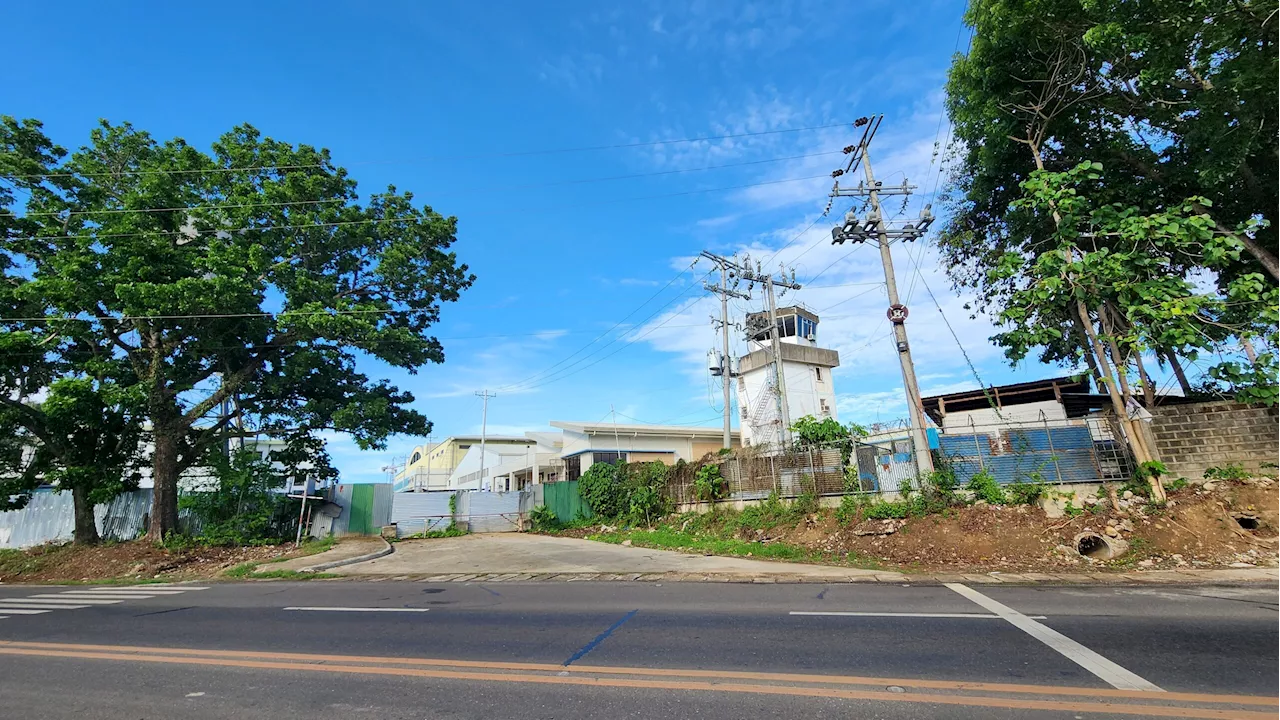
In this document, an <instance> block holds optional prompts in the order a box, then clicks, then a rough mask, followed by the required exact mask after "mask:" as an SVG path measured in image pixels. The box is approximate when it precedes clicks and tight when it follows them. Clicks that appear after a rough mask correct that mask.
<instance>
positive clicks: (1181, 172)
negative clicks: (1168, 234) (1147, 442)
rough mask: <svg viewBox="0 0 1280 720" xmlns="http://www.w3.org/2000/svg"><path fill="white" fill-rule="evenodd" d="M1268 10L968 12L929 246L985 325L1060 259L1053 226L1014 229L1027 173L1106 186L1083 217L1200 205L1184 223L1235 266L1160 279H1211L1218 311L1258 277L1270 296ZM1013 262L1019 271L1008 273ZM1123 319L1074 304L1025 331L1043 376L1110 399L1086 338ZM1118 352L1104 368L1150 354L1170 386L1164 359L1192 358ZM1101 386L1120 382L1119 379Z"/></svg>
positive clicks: (1239, 6) (1039, 4) (1097, 242)
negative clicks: (1064, 374) (933, 244)
mask: <svg viewBox="0 0 1280 720" xmlns="http://www.w3.org/2000/svg"><path fill="white" fill-rule="evenodd" d="M1275 10H1276V3H1275V2H1274V0H1263V1H1257V0H1240V1H1239V2H1235V1H1228V0H1153V1H1152V2H1141V3H1132V2H1121V1H1120V0H973V2H971V4H970V7H969V10H968V13H967V15H966V20H967V22H968V23H969V24H970V25H971V26H972V27H973V29H974V37H973V43H972V48H971V51H970V52H969V53H968V55H967V56H962V57H957V58H956V60H955V62H954V64H953V66H952V68H951V72H950V76H949V80H948V87H947V90H948V98H947V107H948V112H949V114H950V116H951V119H952V121H953V123H954V127H955V132H956V139H957V141H958V143H959V150H958V151H957V152H958V155H959V162H958V163H957V164H956V165H954V166H953V168H954V174H953V177H952V184H951V190H950V208H949V210H950V212H949V215H950V218H949V220H948V222H947V224H946V226H945V228H944V230H943V232H942V233H941V236H940V238H939V241H938V243H939V247H940V249H941V251H942V254H943V257H944V259H945V260H946V262H947V264H948V266H949V272H950V275H951V277H952V280H953V281H954V282H955V283H956V285H957V286H959V287H964V288H967V289H971V290H975V291H976V292H977V294H978V296H979V298H980V303H981V306H982V308H983V309H984V310H986V311H989V312H990V313H991V314H992V315H997V316H998V315H999V314H1000V312H1001V311H1002V310H1003V309H1004V308H1006V307H1008V306H1009V304H1010V303H1011V302H1012V300H1013V298H1014V297H1015V295H1016V294H1017V293H1019V292H1021V291H1024V290H1026V289H1027V288H1028V287H1030V286H1032V285H1034V284H1035V282H1037V278H1036V277H1035V273H1034V272H1033V269H1034V268H1035V262H1036V259H1037V258H1039V257H1040V256H1041V255H1042V254H1043V253H1045V252H1050V251H1056V250H1058V249H1059V248H1058V246H1059V241H1060V237H1059V222H1060V216H1059V214H1058V213H1056V212H1043V213H1033V212H1023V211H1020V210H1019V205H1018V203H1019V201H1020V200H1022V199H1023V198H1024V196H1025V191H1024V183H1025V182H1026V181H1027V180H1028V179H1029V178H1031V177H1032V175H1033V173H1035V172H1037V170H1039V171H1042V172H1049V173H1064V172H1067V171H1070V170H1071V169H1073V168H1076V167H1078V166H1080V165H1081V164H1082V163H1085V162H1090V161H1092V162H1095V163H1100V164H1101V166H1102V167H1104V168H1105V169H1106V170H1105V182H1103V183H1096V184H1094V185H1092V186H1091V187H1090V189H1089V192H1090V194H1091V197H1090V200H1091V202H1092V203H1093V205H1094V206H1096V207H1105V206H1117V207H1121V208H1127V209H1128V210H1127V211H1128V212H1131V213H1133V214H1136V215H1140V216H1148V215H1152V214H1154V215H1156V216H1159V215H1161V214H1164V213H1168V212H1170V211H1171V210H1173V209H1181V208H1183V207H1184V205H1185V203H1186V201H1187V200H1188V199H1190V198H1200V199H1203V200H1204V202H1203V203H1202V204H1199V205H1196V206H1194V207H1192V208H1190V209H1189V212H1194V213H1197V214H1198V215H1202V216H1206V217H1209V218H1210V219H1211V220H1212V221H1213V229H1214V231H1215V232H1216V233H1218V234H1221V235H1224V236H1230V237H1231V238H1233V241H1234V242H1236V243H1237V244H1238V245H1239V246H1240V247H1241V248H1242V249H1243V250H1244V252H1241V253H1239V254H1238V256H1235V255H1233V256H1232V257H1231V258H1229V259H1228V261H1227V262H1216V261H1215V262H1214V263H1207V262H1206V261H1205V259H1204V258H1203V257H1199V256H1197V255H1196V254H1195V253H1194V252H1193V253H1182V254H1177V255H1174V256H1171V257H1169V258H1168V261H1167V262H1166V263H1164V264H1163V265H1162V269H1163V270H1165V271H1167V272H1169V273H1173V274H1174V275H1176V276H1179V277H1190V276H1193V275H1196V274H1200V275H1201V276H1204V275H1208V276H1209V277H1211V278H1214V279H1216V282H1217V283H1218V289H1219V293H1220V294H1221V295H1222V296H1223V297H1226V296H1227V295H1228V294H1229V293H1230V292H1231V290H1230V288H1231V287H1232V283H1233V282H1235V281H1237V280H1240V279H1242V278H1251V277H1252V276H1254V275H1256V274H1259V273H1261V274H1262V275H1263V277H1265V278H1267V280H1268V281H1269V282H1270V283H1271V284H1273V285H1274V283H1275V280H1276V275H1277V271H1276V261H1275V258H1276V254H1277V234H1276V227H1275V225H1274V220H1275V215H1276V202H1275V198H1276V197H1277V193H1278V192H1280V188H1278V187H1277V176H1276V161H1277V146H1276V137H1277V91H1276V82H1275V77H1276V74H1277V53H1276V43H1275V36H1276V22H1277V18H1276V14H1275ZM1119 237H1120V235H1119V234H1117V233H1112V234H1110V235H1107V234H1103V235H1100V236H1098V237H1094V238H1091V239H1090V243H1089V246H1090V248H1091V249H1103V250H1108V249H1117V248H1112V247H1111V246H1110V244H1111V243H1113V242H1116V241H1118V239H1119ZM1011 254H1012V256H1015V257H1020V258H1021V259H1022V262H1021V264H1020V269H1015V271H1013V272H1010V271H1008V270H1009V268H1008V265H1007V262H1008V259H1009V257H1011ZM1067 260H1068V262H1067V263H1066V266H1067V267H1070V266H1071V262H1070V259H1069V258H1068V259H1067ZM1210 264H1212V265H1213V267H1212V268H1209V265H1210ZM998 268H999V269H1000V271H999V272H993V270H996V269H998ZM1206 270H1211V273H1205V272H1204V271H1206ZM1238 287H1239V286H1237V288H1238ZM1253 295H1254V297H1255V298H1257V297H1262V296H1264V295H1265V293H1261V294H1257V293H1255V294H1253ZM1231 312H1234V313H1236V317H1234V318H1232V322H1231V323H1230V326H1231V327H1235V328H1253V327H1256V326H1258V325H1259V324H1260V323H1259V322H1258V321H1259V320H1260V319H1265V317H1266V316H1267V312H1266V307H1265V303H1262V304H1259V303H1257V302H1242V303H1238V304H1235V305H1233V306H1232V310H1231ZM1125 313H1126V309H1125V308H1121V307H1116V306H1114V305H1113V306H1109V307H1108V308H1105V309H1100V308H1097V307H1091V306H1085V307H1083V308H1082V307H1081V306H1080V305H1078V304H1076V303H1074V302H1072V303H1068V304H1063V305H1059V306H1045V307H1041V308H1038V312H1037V317H1038V321H1039V322H1040V323H1041V324H1042V325H1044V326H1051V327H1054V328H1057V329H1059V330H1060V332H1056V333H1052V334H1047V335H1046V336H1045V337H1043V338H1042V340H1043V344H1041V345H1039V347H1040V350H1041V356H1040V357H1041V360H1042V361H1046V362H1060V363H1065V364H1075V363H1077V362H1079V360H1080V359H1081V358H1083V359H1084V360H1086V361H1088V363H1089V365H1090V366H1091V369H1092V370H1093V373H1094V375H1095V377H1096V378H1097V379H1099V380H1100V384H1103V385H1111V386H1113V385H1115V384H1116V382H1115V380H1114V379H1113V380H1112V381H1110V382H1108V381H1107V379H1106V376H1107V374H1108V371H1109V370H1110V368H1109V367H1108V364H1109V363H1108V359H1107V355H1108V354H1109V352H1108V349H1107V348H1105V347H1104V346H1105V345H1107V338H1105V337H1097V338H1095V337H1091V331H1092V329H1093V328H1094V326H1095V324H1096V325H1097V326H1099V328H1100V330H1101V331H1106V330H1107V329H1108V326H1115V327H1116V328H1122V327H1127V326H1131V325H1132V322H1131V321H1132V318H1129V317H1127V316H1126V315H1125ZM1228 314H1230V313H1228ZM1092 334H1098V333H1092ZM1103 334H1111V333H1106V332H1103ZM1003 337H1004V338H1008V337H1010V336H1008V335H1005V336H1003ZM1230 337H1235V338H1236V339H1237V340H1240V341H1241V342H1243V343H1245V344H1246V345H1247V343H1248V340H1249V337H1248V335H1247V332H1246V331H1241V334H1237V335H1234V336H1232V335H1231V333H1226V334H1220V335H1219V337H1217V338H1213V339H1212V340H1213V342H1216V343H1218V347H1221V345H1222V343H1223V342H1225V341H1226V340H1227V339H1228V338H1230ZM1001 340H1002V337H1001V336H997V341H998V342H1001ZM1206 342H1208V339H1206ZM1006 347H1007V346H1006ZM1115 349H1116V350H1118V351H1119V354H1120V355H1121V358H1111V361H1112V362H1114V363H1115V364H1117V365H1121V364H1122V363H1124V362H1125V360H1124V359H1123V358H1132V359H1133V361H1134V362H1135V363H1137V364H1140V363H1141V352H1142V351H1143V350H1149V351H1153V352H1155V353H1156V354H1157V356H1158V357H1161V358H1164V359H1167V360H1169V361H1170V362H1172V363H1173V364H1174V369H1175V372H1176V373H1177V374H1178V375H1179V376H1180V377H1182V372H1181V367H1180V365H1179V364H1178V362H1179V361H1178V352H1176V351H1177V350H1179V349H1181V350H1184V351H1186V352H1189V353H1190V355H1188V356H1189V357H1194V353H1195V346H1194V345H1190V346H1188V345H1184V346H1182V347H1181V348H1174V347H1161V346H1158V345H1157V346H1144V347H1123V346H1117V347H1116V348H1115ZM1259 357H1263V358H1264V359H1268V360H1267V361H1268V362H1274V355H1267V354H1265V353H1264V354H1263V355H1262V356H1259ZM1116 369H1117V371H1119V373H1120V374H1121V377H1120V378H1119V379H1120V380H1121V381H1123V370H1124V368H1123V367H1117V368H1116ZM1137 369H1138V371H1139V374H1144V371H1143V369H1142V368H1141V367H1139V368H1137ZM1264 374H1266V373H1264ZM1255 375H1256V373H1255ZM1184 383H1185V380H1184ZM1184 388H1188V389H1189V387H1188V386H1187V385H1185V384H1184ZM1107 389H1108V390H1109V389H1110V388H1109V387H1108V388H1107Z"/></svg>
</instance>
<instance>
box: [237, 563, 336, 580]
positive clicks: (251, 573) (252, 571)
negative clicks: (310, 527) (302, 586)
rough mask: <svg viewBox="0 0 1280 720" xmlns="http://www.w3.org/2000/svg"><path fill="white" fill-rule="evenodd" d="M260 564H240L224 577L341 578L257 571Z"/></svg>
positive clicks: (246, 578)
mask: <svg viewBox="0 0 1280 720" xmlns="http://www.w3.org/2000/svg"><path fill="white" fill-rule="evenodd" d="M259 564H260V563H256V562H247V563H240V564H239V565H236V566H235V567H233V568H230V569H228V570H227V571H226V573H225V575H226V576H227V577H230V578H235V579H237V580H325V579H328V578H336V577H342V576H341V575H337V574H335V573H324V572H313V573H306V572H298V571H297V570H262V571H259V570H258V565H259Z"/></svg>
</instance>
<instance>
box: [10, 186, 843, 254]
mask: <svg viewBox="0 0 1280 720" xmlns="http://www.w3.org/2000/svg"><path fill="white" fill-rule="evenodd" d="M822 177H826V176H825V175H810V176H808V177H797V178H786V179H783V180H766V181H763V182H758V183H748V184H746V185H730V186H726V187H718V188H702V189H699V190H685V191H682V192H674V193H662V194H658V195H642V196H637V197H629V198H614V199H611V200H601V201H598V202H594V203H579V204H576V205H566V206H559V207H557V206H548V205H536V206H532V207H526V208H503V209H502V210H501V211H498V210H495V211H494V212H493V213H474V214H475V215H484V214H497V213H498V212H501V213H502V214H503V215H508V214H510V213H511V212H512V211H513V210H516V211H519V212H534V211H537V210H557V209H558V210H565V209H573V208H577V207H583V206H591V205H610V204H614V203H619V202H631V201H635V200H656V199H659V198H668V197H680V196H684V195H698V194H702V193H709V192H723V191H726V190H742V189H745V188H753V187H761V186H764V185H780V184H783V183H789V182H801V181H804V180H816V179H818V178H822ZM408 220H412V218H380V219H374V220H344V221H338V222H331V223H308V224H305V225H267V226H250V227H241V228H217V229H214V230H209V231H206V232H207V233H208V234H210V235H214V234H231V233H241V232H254V231H257V232H265V231H269V230H298V229H316V228H332V227H345V226H350V225H376V224H378V223H400V222H406V221H408ZM815 222H816V221H815ZM89 232H90V233H92V234H93V237H95V238H98V239H107V238H120V237H144V236H152V235H182V236H184V237H193V236H192V232H196V231H192V230H152V231H147V232H132V233H93V231H92V230H90V231H89ZM83 236H84V235H83V234H80V235H48V236H42V237H32V238H27V239H28V240H75V239H77V238H80V237H83ZM193 239H194V238H193Z"/></svg>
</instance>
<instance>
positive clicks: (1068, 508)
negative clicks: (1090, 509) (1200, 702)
mask: <svg viewBox="0 0 1280 720" xmlns="http://www.w3.org/2000/svg"><path fill="white" fill-rule="evenodd" d="M1095 507H1096V506H1095ZM1062 514H1064V515H1066V516H1067V517H1072V518H1073V517H1080V516H1081V515H1083V514H1084V508H1078V507H1076V505H1075V501H1074V500H1073V499H1071V498H1067V503H1066V504H1065V505H1063V506H1062Z"/></svg>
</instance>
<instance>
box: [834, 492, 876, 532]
mask: <svg viewBox="0 0 1280 720" xmlns="http://www.w3.org/2000/svg"><path fill="white" fill-rule="evenodd" d="M867 504H868V503H867V499H866V496H864V495H845V496H844V497H842V498H840V507H838V508H836V520H837V521H838V522H839V523H840V524H841V525H848V524H849V523H851V522H854V521H855V520H857V519H858V518H860V517H861V516H862V511H863V510H864V509H866V507H867Z"/></svg>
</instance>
